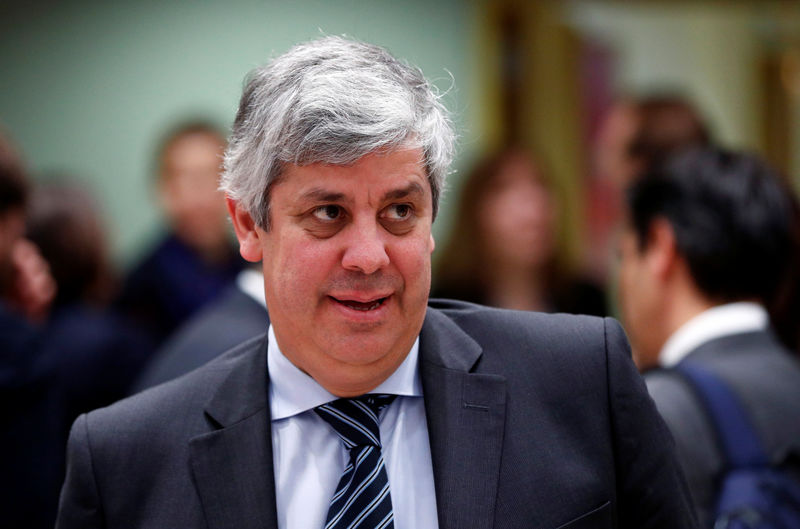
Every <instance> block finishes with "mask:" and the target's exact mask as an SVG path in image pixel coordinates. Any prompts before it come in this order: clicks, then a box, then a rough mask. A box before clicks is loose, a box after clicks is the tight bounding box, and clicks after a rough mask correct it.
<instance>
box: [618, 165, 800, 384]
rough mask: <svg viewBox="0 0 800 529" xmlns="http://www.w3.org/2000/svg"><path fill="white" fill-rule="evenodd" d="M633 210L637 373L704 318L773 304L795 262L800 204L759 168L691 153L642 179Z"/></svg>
mask: <svg viewBox="0 0 800 529" xmlns="http://www.w3.org/2000/svg"><path fill="white" fill-rule="evenodd" d="M626 205H627V215H626V217H627V218H626V226H625V232H624V233H623V236H622V240H621V244H620V246H621V248H620V251H621V260H622V262H621V269H620V302H621V308H622V312H623V318H624V320H625V321H626V324H627V326H628V331H629V333H630V334H631V339H632V342H633V343H634V347H635V349H636V351H637V355H638V358H637V362H638V364H639V365H640V367H642V368H645V369H646V368H647V367H650V366H652V365H654V364H655V363H656V361H657V358H658V353H659V351H660V349H661V346H662V345H663V343H664V342H665V341H666V339H667V337H668V336H669V335H670V334H671V333H672V332H674V331H675V330H676V329H677V328H678V327H679V326H680V325H682V324H683V323H685V322H686V321H688V320H689V319H691V318H692V317H693V316H695V315H697V314H699V313H700V312H702V311H703V310H706V309H708V308H710V307H712V306H715V305H720V304H723V303H729V302H735V301H757V302H760V303H762V304H769V303H771V301H772V299H773V298H774V296H775V295H776V292H777V289H778V287H779V285H780V282H781V280H782V278H783V277H784V273H785V267H786V266H787V263H788V260H789V257H790V256H791V253H792V244H793V243H792V230H793V222H794V215H795V209H794V208H795V202H794V200H793V197H792V195H791V192H790V191H789V189H788V188H787V187H786V186H785V185H784V183H783V181H782V180H781V178H780V177H779V175H777V174H776V173H775V172H774V171H773V170H772V169H770V168H769V167H768V166H767V165H766V164H764V163H763V162H762V161H761V160H759V159H758V158H756V157H755V156H751V155H748V154H742V153H736V152H729V151H723V150H719V149H697V150H691V151H688V152H685V153H683V154H681V155H678V156H676V157H673V158H671V159H670V160H668V161H667V162H666V163H664V164H661V165H658V166H656V167H654V168H652V169H651V170H650V171H648V172H646V173H645V174H643V175H642V176H641V177H640V178H639V179H637V180H636V181H635V182H634V183H633V185H632V186H631V187H630V188H629V190H628V194H627V202H626Z"/></svg>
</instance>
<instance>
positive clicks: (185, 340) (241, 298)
mask: <svg viewBox="0 0 800 529" xmlns="http://www.w3.org/2000/svg"><path fill="white" fill-rule="evenodd" d="M268 326H269V315H268V314H267V305H266V302H265V301H264V276H262V275H261V270H260V269H258V270H255V269H253V268H246V269H245V270H242V271H241V272H239V275H238V276H237V277H236V284H234V285H231V286H230V287H228V288H227V290H225V291H224V292H222V294H220V296H219V298H217V299H215V300H214V301H212V302H211V303H209V304H208V306H206V307H204V308H203V309H201V310H200V312H199V313H198V314H196V315H195V316H193V317H192V318H190V319H189V321H188V322H186V323H185V324H183V325H182V326H181V327H180V328H179V329H178V330H177V331H175V333H173V334H172V335H171V336H170V337H169V338H168V339H167V341H166V342H165V343H164V345H163V346H162V347H160V348H159V350H158V351H156V353H155V355H153V359H152V360H151V361H150V362H149V363H148V365H147V367H146V368H145V369H144V371H143V372H142V374H141V376H139V378H138V380H137V381H136V383H134V385H133V388H132V390H131V392H130V394H131V395H132V394H134V393H138V392H140V391H142V390H144V389H147V388H151V387H153V386H157V385H158V384H161V383H163V382H167V381H168V380H172V379H173V378H177V377H179V376H181V375H183V374H185V373H188V372H189V371H191V370H193V369H195V368H198V367H200V366H201V365H203V364H205V363H206V362H208V361H210V360H212V359H214V358H216V357H218V356H219V355H220V354H221V353H223V352H225V351H227V350H228V349H230V348H231V347H233V346H235V345H238V344H240V343H242V342H244V341H246V340H249V339H250V338H253V337H255V336H258V335H259V334H263V333H264V332H265V331H266V330H267V327H268Z"/></svg>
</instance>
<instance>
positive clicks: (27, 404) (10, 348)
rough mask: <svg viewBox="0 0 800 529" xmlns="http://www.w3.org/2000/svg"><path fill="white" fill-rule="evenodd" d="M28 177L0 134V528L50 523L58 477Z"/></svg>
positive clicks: (41, 264)
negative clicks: (28, 219) (28, 231)
mask: <svg viewBox="0 0 800 529" xmlns="http://www.w3.org/2000/svg"><path fill="white" fill-rule="evenodd" d="M29 193H30V190H29V187H28V180H27V176H26V174H25V169H24V166H23V164H22V160H21V158H20V156H19V155H18V153H17V151H16V149H15V148H14V147H12V145H11V144H10V142H9V141H8V140H7V139H5V137H4V136H3V135H2V134H0V417H2V426H0V453H2V457H0V480H2V483H3V487H2V494H0V510H1V511H2V512H3V522H2V523H3V525H4V526H6V527H30V528H33V529H39V528H45V527H52V524H53V520H54V519H55V508H56V503H57V498H58V487H59V482H60V481H61V479H62V477H63V465H64V444H63V435H62V432H63V429H64V428H65V427H66V426H67V424H66V423H65V422H64V417H63V414H62V413H61V412H60V408H59V406H60V399H59V398H58V395H57V394H56V393H55V391H54V388H55V386H54V380H55V377H54V373H53V372H52V370H49V369H47V367H46V365H45V362H43V361H42V357H43V353H44V348H43V340H44V335H43V333H42V331H41V328H40V327H39V323H40V322H41V321H42V319H43V318H44V317H45V316H46V315H47V313H48V311H49V308H50V303H51V302H52V300H53V297H54V295H55V283H54V281H53V278H52V276H51V275H50V271H49V267H48V265H47V263H46V262H45V261H44V259H42V257H41V255H40V254H39V251H38V249H37V248H36V247H35V246H34V245H33V244H32V243H31V242H30V241H28V240H27V239H25V238H24V230H25V210H26V206H27V203H28V197H29Z"/></svg>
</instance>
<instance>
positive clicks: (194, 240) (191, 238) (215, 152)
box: [159, 132, 228, 252]
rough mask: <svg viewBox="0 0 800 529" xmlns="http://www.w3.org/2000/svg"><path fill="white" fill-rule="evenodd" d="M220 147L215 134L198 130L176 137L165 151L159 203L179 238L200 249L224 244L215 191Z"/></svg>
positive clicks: (221, 212) (224, 229)
mask: <svg viewBox="0 0 800 529" xmlns="http://www.w3.org/2000/svg"><path fill="white" fill-rule="evenodd" d="M223 149H224V146H223V144H222V141H221V140H220V139H219V138H217V137H216V136H214V135H212V134H209V133H204V132H197V133H193V134H187V135H185V136H182V137H180V138H178V139H177V140H175V141H174V143H172V144H171V145H170V146H169V147H168V148H167V150H166V152H165V153H164V161H163V166H162V175H161V182H160V186H159V190H160V197H161V202H162V205H163V207H164V209H165V212H166V215H167V217H168V218H169V221H170V224H171V225H172V229H173V230H174V231H175V233H176V234H177V235H178V237H180V239H181V240H183V241H184V242H185V243H187V244H189V245H190V246H191V247H192V248H195V249H196V250H199V251H201V252H206V251H207V252H213V251H215V250H217V249H218V247H220V246H225V245H226V244H227V237H228V224H227V222H226V220H225V200H224V197H223V194H222V192H220V191H218V190H217V185H218V182H217V180H218V178H219V172H220V164H221V163H222V152H223Z"/></svg>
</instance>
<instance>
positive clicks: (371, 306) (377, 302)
mask: <svg viewBox="0 0 800 529" xmlns="http://www.w3.org/2000/svg"><path fill="white" fill-rule="evenodd" d="M329 297H330V298H331V299H332V300H333V301H335V302H336V303H340V304H342V305H344V306H345V307H347V308H349V309H353V310H359V311H362V312H368V311H370V310H375V309H377V308H378V307H380V306H381V305H383V302H384V301H386V300H387V299H389V298H388V297H385V298H377V299H373V300H370V301H355V300H352V299H338V298H335V297H333V296H329Z"/></svg>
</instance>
